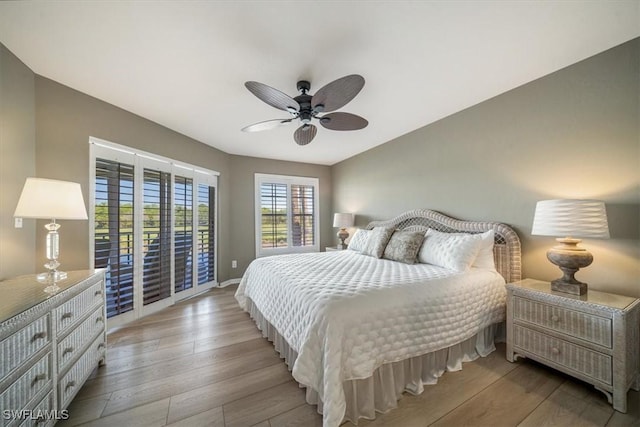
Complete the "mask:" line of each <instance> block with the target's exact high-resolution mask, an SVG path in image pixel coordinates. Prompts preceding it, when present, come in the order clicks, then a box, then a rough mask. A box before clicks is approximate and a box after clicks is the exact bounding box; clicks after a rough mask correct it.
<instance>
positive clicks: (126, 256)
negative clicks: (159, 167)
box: [94, 158, 134, 317]
mask: <svg viewBox="0 0 640 427" xmlns="http://www.w3.org/2000/svg"><path fill="white" fill-rule="evenodd" d="M133 191H134V167H133V165H130V164H125V163H119V162H116V161H111V160H105V159H100V158H97V159H96V174H95V200H94V206H95V213H94V242H95V244H94V266H95V268H106V269H107V272H106V277H105V288H106V299H107V317H112V316H115V315H118V314H122V313H125V312H128V311H131V310H133V262H134V229H133V209H134V197H133Z"/></svg>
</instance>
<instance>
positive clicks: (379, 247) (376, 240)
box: [362, 227, 393, 258]
mask: <svg viewBox="0 0 640 427" xmlns="http://www.w3.org/2000/svg"><path fill="white" fill-rule="evenodd" d="M392 234H393V228H392V227H389V228H386V227H375V228H374V229H373V230H371V233H370V234H369V238H368V239H367V243H366V245H365V247H364V250H363V251H362V253H363V254H365V255H371V256H373V257H376V258H380V257H382V254H383V253H384V248H385V247H386V246H387V243H388V242H389V239H390V238H391V235H392Z"/></svg>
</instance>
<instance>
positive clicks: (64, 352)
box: [62, 347, 73, 357]
mask: <svg viewBox="0 0 640 427" xmlns="http://www.w3.org/2000/svg"><path fill="white" fill-rule="evenodd" d="M67 353H73V347H67V348H65V349H64V351H63V352H62V357H64V356H65V355H66V354H67Z"/></svg>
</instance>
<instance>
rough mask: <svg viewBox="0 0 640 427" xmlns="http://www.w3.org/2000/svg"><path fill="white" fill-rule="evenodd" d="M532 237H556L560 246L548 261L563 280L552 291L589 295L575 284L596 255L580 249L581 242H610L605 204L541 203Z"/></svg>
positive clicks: (585, 285) (584, 284) (558, 281)
mask: <svg viewBox="0 0 640 427" xmlns="http://www.w3.org/2000/svg"><path fill="white" fill-rule="evenodd" d="M531 234H533V235H540V236H555V237H557V239H556V241H558V243H559V244H558V245H556V246H554V247H553V248H551V249H549V251H548V252H547V258H548V259H549V261H551V262H552V263H553V264H555V265H557V266H558V267H560V270H562V272H563V276H562V277H561V278H559V279H556V280H554V281H552V282H551V289H552V290H554V291H558V292H565V293H569V294H573V295H584V294H585V293H587V284H586V283H583V282H580V281H579V280H576V278H575V277H574V275H575V274H576V272H577V271H578V270H579V269H580V268H584V267H587V266H589V265H591V263H592V262H593V255H591V253H590V252H589V251H587V250H586V249H584V248H583V247H580V246H578V244H579V243H580V242H581V241H582V240H581V239H580V238H596V239H608V238H609V225H608V223H607V212H606V209H605V205H604V202H601V201H598V200H573V199H559V200H542V201H540V202H538V203H537V205H536V211H535V214H534V217H533V227H532V229H531Z"/></svg>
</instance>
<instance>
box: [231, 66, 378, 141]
mask: <svg viewBox="0 0 640 427" xmlns="http://www.w3.org/2000/svg"><path fill="white" fill-rule="evenodd" d="M245 86H246V87H247V89H248V90H249V91H250V92H251V93H253V94H254V95H255V96H256V97H258V98H259V99H260V100H262V101H263V102H265V103H267V104H269V105H271V106H272V107H275V108H278V109H280V110H284V111H286V112H288V113H290V114H291V115H292V116H293V117H292V118H291V119H288V120H277V119H276V120H267V121H264V122H259V123H255V124H253V125H249V126H246V127H244V128H243V129H242V130H243V131H245V132H254V131H261V130H267V129H272V128H275V127H277V126H280V125H283V124H288V123H290V122H291V121H292V120H294V119H299V120H300V123H302V125H301V126H300V127H299V128H298V129H297V130H296V131H295V132H294V135H293V139H294V140H295V141H296V143H297V144H298V145H307V144H309V143H310V142H311V141H312V140H313V138H314V137H315V135H316V132H317V129H318V128H317V127H316V126H314V125H313V124H311V122H312V120H313V119H317V120H318V122H319V123H320V124H321V125H322V126H323V127H324V128H325V129H330V130H340V131H345V130H358V129H363V128H364V127H366V126H367V125H368V124H369V122H367V120H365V119H364V118H362V117H360V116H357V115H355V114H351V113H343V112H334V111H335V110H338V109H340V108H342V107H343V106H345V105H346V104H347V103H349V102H350V101H351V100H352V99H353V98H354V97H355V96H356V95H357V94H358V93H359V92H360V90H361V89H362V87H363V86H364V78H363V77H362V76H360V75H358V74H351V75H348V76H345V77H342V78H340V79H338V80H334V81H333V82H331V83H329V84H327V85H325V86H323V87H322V88H320V90H318V91H317V92H316V93H315V95H310V94H308V93H307V92H308V91H309V89H311V83H310V82H309V81H307V80H300V81H298V83H297V85H296V87H297V89H298V91H299V92H300V93H301V94H300V95H298V96H296V97H295V98H292V97H290V96H289V95H286V94H284V93H283V92H280V91H279V90H277V89H274V88H272V87H270V86H267V85H265V84H263V83H259V82H254V81H250V82H246V83H245ZM325 112H328V113H329V114H326V115H324V116H322V117H319V116H318V114H319V113H325Z"/></svg>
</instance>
